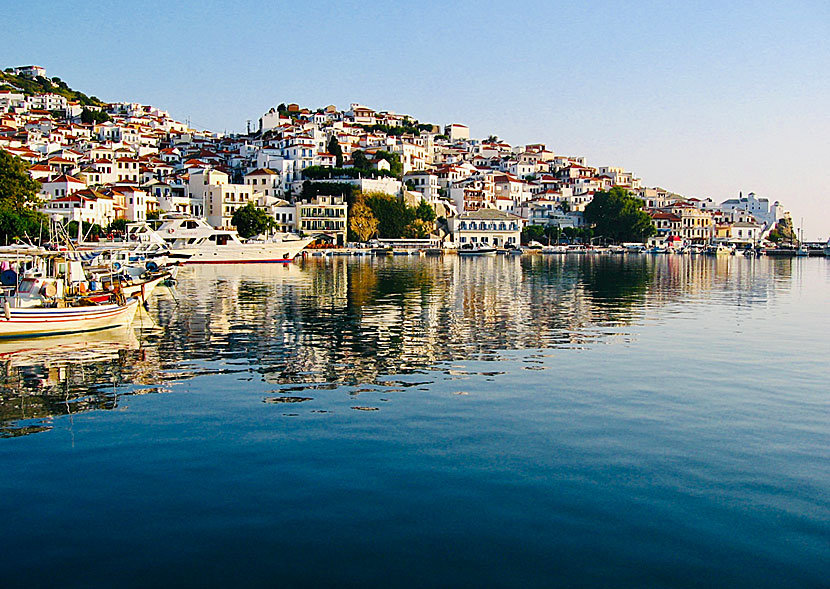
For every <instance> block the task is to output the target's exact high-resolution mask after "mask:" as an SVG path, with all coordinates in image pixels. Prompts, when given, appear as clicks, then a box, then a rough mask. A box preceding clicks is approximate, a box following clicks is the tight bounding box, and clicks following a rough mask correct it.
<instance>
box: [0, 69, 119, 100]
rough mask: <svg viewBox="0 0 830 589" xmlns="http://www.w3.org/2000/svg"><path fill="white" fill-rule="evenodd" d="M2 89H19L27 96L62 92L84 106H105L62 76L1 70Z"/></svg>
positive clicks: (0, 85) (62, 94)
mask: <svg viewBox="0 0 830 589" xmlns="http://www.w3.org/2000/svg"><path fill="white" fill-rule="evenodd" d="M0 90H17V91H19V92H23V94H25V95H27V96H32V95H34V94H45V93H49V92H51V93H52V94H60V95H61V96H64V97H66V99H67V100H73V101H78V102H80V103H81V104H82V105H83V106H104V104H105V103H104V102H103V101H102V100H101V99H99V98H98V97H96V96H87V95H86V94H84V93H83V92H79V91H77V90H73V89H72V88H70V87H69V86H68V85H67V84H66V82H64V81H63V80H61V79H60V78H52V79H51V80H50V79H47V78H43V77H40V76H38V77H36V78H26V77H24V76H15V75H14V74H13V73H12V72H11V69H10V68H9V69H7V70H6V71H3V72H0Z"/></svg>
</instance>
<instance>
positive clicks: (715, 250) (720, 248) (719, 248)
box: [703, 243, 732, 256]
mask: <svg viewBox="0 0 830 589" xmlns="http://www.w3.org/2000/svg"><path fill="white" fill-rule="evenodd" d="M703 253H704V254H706V255H707V256H730V255H732V248H731V247H729V246H727V245H724V244H722V243H711V244H709V245H707V246H706V248H705V249H704V250H703Z"/></svg>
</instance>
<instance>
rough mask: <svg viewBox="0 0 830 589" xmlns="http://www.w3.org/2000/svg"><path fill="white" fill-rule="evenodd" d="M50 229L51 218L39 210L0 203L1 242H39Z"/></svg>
mask: <svg viewBox="0 0 830 589" xmlns="http://www.w3.org/2000/svg"><path fill="white" fill-rule="evenodd" d="M48 230H49V218H48V217H47V216H46V215H44V214H43V213H40V212H38V211H35V210H32V209H29V208H26V207H22V208H15V207H11V206H9V205H7V204H0V242H2V243H3V244H6V245H7V244H10V243H14V242H17V241H32V242H37V241H38V239H39V238H42V237H44V236H45V234H47V233H48Z"/></svg>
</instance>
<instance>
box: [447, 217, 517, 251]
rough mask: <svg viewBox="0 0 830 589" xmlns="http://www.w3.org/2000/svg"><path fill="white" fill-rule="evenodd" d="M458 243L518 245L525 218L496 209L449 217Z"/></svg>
mask: <svg viewBox="0 0 830 589" xmlns="http://www.w3.org/2000/svg"><path fill="white" fill-rule="evenodd" d="M448 222H449V226H450V233H451V234H452V236H453V240H454V241H455V243H456V245H458V246H464V245H467V244H473V245H475V244H480V245H486V246H491V247H508V246H518V245H519V243H520V242H521V236H522V227H523V224H524V219H522V218H521V217H517V216H516V215H513V214H510V213H506V212H503V211H498V210H496V209H479V210H477V211H469V212H466V213H463V214H461V215H459V216H457V217H453V218H451V219H448Z"/></svg>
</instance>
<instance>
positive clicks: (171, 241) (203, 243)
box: [157, 214, 313, 264]
mask: <svg viewBox="0 0 830 589" xmlns="http://www.w3.org/2000/svg"><path fill="white" fill-rule="evenodd" d="M157 234H158V235H160V236H161V238H162V239H163V240H164V241H165V242H167V244H168V245H169V246H170V249H171V253H172V254H177V253H186V254H192V255H191V257H190V258H188V259H187V260H186V261H185V263H186V264H239V263H256V262H259V263H263V262H290V261H291V260H293V259H294V257H295V256H296V255H297V254H298V253H300V251H302V249H303V248H305V246H307V245H308V244H309V243H311V242H312V241H313V238H302V237H300V236H298V235H294V234H288V233H285V234H281V235H280V236H279V237H277V238H272V239H271V240H269V241H259V242H253V241H246V242H243V241H242V240H241V239H239V234H238V233H237V232H236V231H235V230H233V229H216V228H214V227H212V226H210V225H208V223H207V222H206V221H204V220H202V219H196V218H194V217H188V216H185V215H175V214H171V215H167V216H166V217H164V222H163V223H162V225H161V227H159V228H158V231H157Z"/></svg>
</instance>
